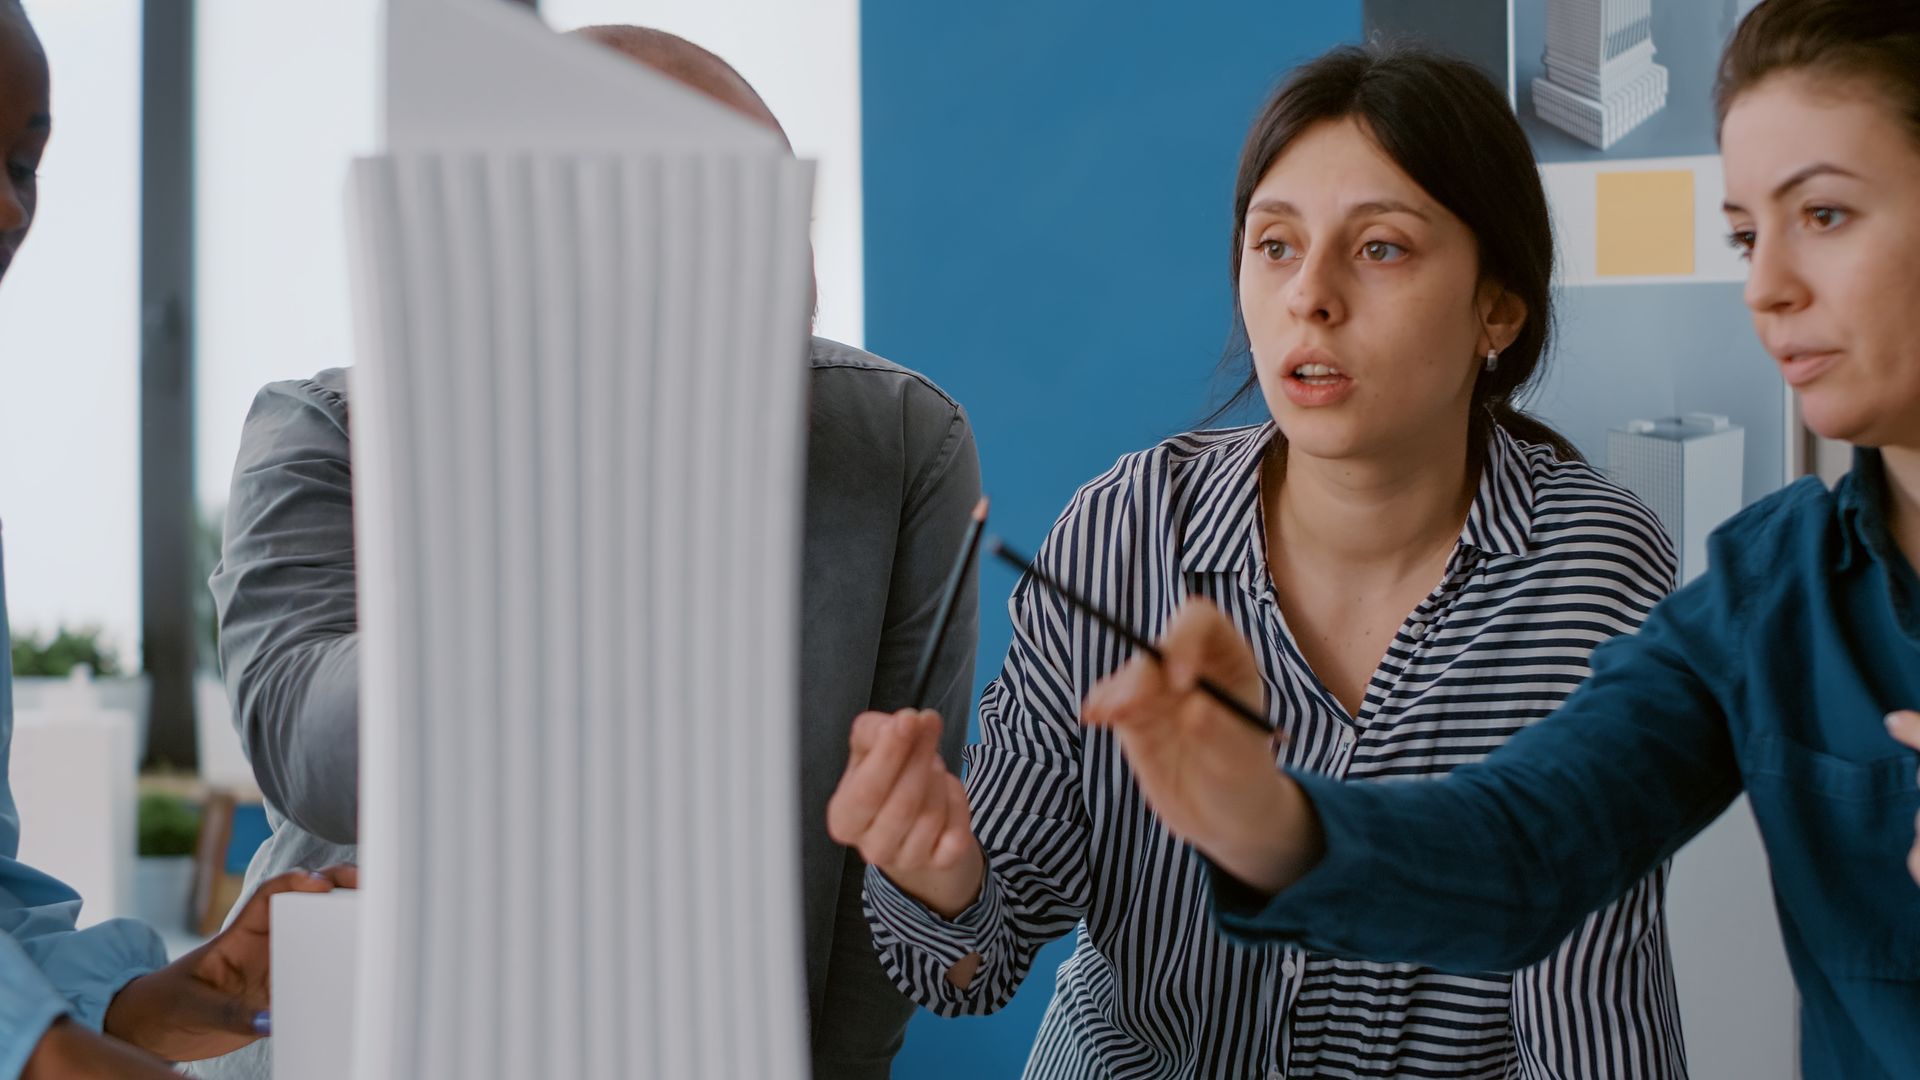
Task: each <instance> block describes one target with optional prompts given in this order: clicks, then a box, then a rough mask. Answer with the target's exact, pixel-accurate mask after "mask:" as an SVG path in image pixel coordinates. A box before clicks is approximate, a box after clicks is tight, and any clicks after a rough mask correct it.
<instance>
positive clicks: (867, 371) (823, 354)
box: [808, 336, 966, 424]
mask: <svg viewBox="0 0 1920 1080" xmlns="http://www.w3.org/2000/svg"><path fill="white" fill-rule="evenodd" d="M808 366H809V367H810V368H811V370H812V375H813V394H814V399H815V400H816V401H825V402H830V403H836V404H841V405H843V406H853V407H862V406H864V407H866V408H871V409H884V410H894V411H902V412H907V413H911V414H915V415H939V416H946V417H950V418H952V419H954V420H956V421H957V422H959V423H961V424H965V423H966V410H964V409H962V408H961V407H960V404H959V402H956V401H955V400H954V399H953V397H952V395H950V394H948V393H947V392H946V391H945V390H942V389H941V388H940V386H939V384H938V383H935V382H934V381H933V380H932V379H930V378H928V377H927V376H925V375H923V374H921V373H920V372H918V371H915V370H913V369H912V368H909V367H905V366H903V365H901V364H896V363H894V362H893V361H891V360H888V359H886V358H885V357H881V356H876V355H874V354H873V353H870V352H867V351H866V350H865V349H857V348H855V347H853V346H852V345H847V344H844V343H842V342H838V341H833V340H831V339H829V338H823V337H818V336H816V337H815V338H814V339H813V342H812V346H811V348H810V349H809V352H808Z"/></svg>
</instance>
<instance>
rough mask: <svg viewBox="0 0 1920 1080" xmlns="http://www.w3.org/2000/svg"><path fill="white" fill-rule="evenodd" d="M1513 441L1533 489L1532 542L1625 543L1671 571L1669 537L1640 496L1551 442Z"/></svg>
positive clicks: (1548, 545)
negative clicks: (1569, 456)
mask: <svg viewBox="0 0 1920 1080" xmlns="http://www.w3.org/2000/svg"><path fill="white" fill-rule="evenodd" d="M1514 446H1515V449H1516V450H1517V452H1518V455H1519V458H1520V462H1521V464H1522V467H1523V468H1524V469H1525V471H1526V476H1527V481H1528V484H1529V486H1530V487H1531V489H1532V496H1533V527H1532V536H1531V539H1532V540H1533V542H1534V544H1535V546H1536V547H1538V548H1541V549H1544V550H1547V551H1552V550H1556V549H1558V550H1563V551H1564V550H1570V549H1573V548H1578V547H1590V546H1593V545H1596V544H1613V545H1616V546H1625V547H1626V548H1628V549H1630V550H1631V551H1632V552H1633V553H1634V554H1635V555H1637V556H1639V557H1640V558H1642V559H1644V560H1646V561H1647V562H1650V563H1657V564H1659V565H1661V566H1664V567H1667V568H1668V570H1669V571H1671V568H1672V566H1673V563H1674V556H1673V542H1672V540H1671V538H1670V537H1669V536H1668V535H1667V531H1666V528H1665V527H1664V526H1663V525H1662V524H1661V523H1660V517H1659V515H1658V514H1655V513H1654V512H1653V510H1652V508H1650V507H1649V506H1647V504H1646V503H1644V502H1642V501H1641V500H1640V497H1639V496H1637V495H1635V494H1634V493H1633V492H1631V491H1629V490H1627V488H1626V487H1625V486H1623V485H1622V484H1620V483H1619V482H1618V481H1616V480H1614V479H1612V478H1611V477H1609V476H1607V475H1606V473H1605V472H1603V471H1601V470H1600V469H1598V468H1595V467H1594V466H1592V465H1590V464H1588V463H1587V462H1584V461H1579V460H1576V459H1563V458H1561V457H1559V456H1558V455H1557V454H1556V453H1555V452H1554V451H1553V449H1552V448H1551V447H1547V446H1541V445H1537V444H1532V443H1515V444H1514Z"/></svg>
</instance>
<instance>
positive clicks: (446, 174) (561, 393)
mask: <svg viewBox="0 0 1920 1080" xmlns="http://www.w3.org/2000/svg"><path fill="white" fill-rule="evenodd" d="M387 48H388V63H387V88H386V92H387V102H386V104H387V113H386V115H387V153H386V154H385V155H383V156H381V157H377V158H373V159H370V160H366V161H362V162H360V163H358V164H357V165H356V167H355V169H354V173H353V177H352V181H351V185H350V186H351V200H350V201H351V219H352V227H351V232H352V236H351V251H352V255H353V277H354V291H355V303H356V322H357V324H358V331H359V357H358V363H357V365H356V367H355V369H354V372H353V407H354V415H353V422H354V431H353V451H354V463H353V464H354V470H353V473H354V484H355V529H356V533H357V536H356V548H357V557H358V580H359V591H360V605H359V619H360V633H361V645H362V647H361V650H360V656H361V679H362V688H361V718H360V726H361V737H360V755H361V770H360V782H361V801H360V849H359V850H360V856H361V873H362V881H363V888H362V890H361V892H360V895H359V896H358V898H357V899H354V898H352V897H351V895H350V894H347V895H345V896H339V895H336V896H334V897H316V898H300V899H301V900H320V901H331V902H336V903H353V904H356V905H357V908H358V910H357V919H354V920H332V921H331V922H329V921H327V920H314V921H313V923H312V924H311V925H313V926H315V927H320V928H321V930H320V931H317V932H327V933H335V934H341V933H345V934H353V935H355V936H357V938H358V942H357V952H356V955H357V972H356V974H355V976H354V990H353V994H352V997H353V1001H352V1004H351V1010H352V1013H353V1017H354V1019H353V1021H352V1023H351V1024H350V1025H347V1026H350V1028H351V1030H350V1031H341V1032H338V1033H337V1034H336V1035H334V1036H333V1039H334V1041H333V1045H334V1046H336V1047H339V1048H341V1050H343V1051H344V1050H345V1048H346V1047H347V1046H348V1045H349V1036H350V1037H351V1047H352V1050H351V1055H350V1057H351V1061H352V1063H353V1067H352V1070H351V1072H350V1073H349V1075H352V1076H354V1077H356V1078H359V1080H402V1078H405V1080H414V1078H421V1077H434V1078H438V1077H461V1078H462V1080H528V1078H532V1077H566V1078H568V1080H573V1078H586V1080H614V1078H624V1077H643V1076H644V1077H688V1078H691V1077H701V1078H715V1080H729V1078H743V1080H744V1078H749V1077H751V1078H754V1080H761V1078H801V1077H804V1076H805V1075H806V1072H807V1064H806V1062H807V1054H806V1032H805V1023H804V1021H805V998H804V992H805V991H804V983H803V976H802V967H801V935H800V921H799V911H800V896H799V872H798V859H799V852H798V846H799V841H798V825H797V824H796V823H795V821H794V819H793V814H794V809H795V808H796V807H797V806H798V805H799V797H798V792H797V785H798V765H797V735H796V731H795V727H796V723H797V710H798V705H797V698H798V634H799V622H798V603H799V569H800V536H801V517H800V513H801V501H800V500H801V494H800V493H801V491H802V490H803V476H802V468H803V462H804V449H805V426H804V421H805V409H806V405H805V398H804V394H805V383H804V382H803V378H804V375H805V370H806V345H807V339H806V327H807V310H808V298H809V282H810V280H811V279H810V267H809V248H808V241H807V228H808V221H809V207H810V201H811V197H812V170H811V166H810V165H808V164H806V163H802V162H797V161H795V160H793V159H792V158H791V157H790V156H789V155H788V153H787V152H786V150H785V147H784V146H783V145H782V144H781V143H780V142H779V140H778V139H777V138H776V137H775V136H774V135H773V134H772V133H771V132H769V131H767V130H766V129H764V128H762V127H760V126H759V125H757V124H754V123H751V122H749V121H747V120H745V119H744V118H742V117H740V116H738V115H736V114H735V113H734V112H733V111H732V110H730V109H727V108H725V107H723V106H721V105H719V104H717V103H715V102H713V101H711V100H709V99H707V98H706V97H705V96H703V95H700V94H697V93H695V92H693V91H691V90H688V89H686V88H684V87H683V86H681V85H680V84H679V83H677V82H675V81H673V80H670V79H668V78H666V77H664V76H660V75H657V74H655V73H653V72H651V71H649V70H646V69H644V68H641V67H639V66H637V65H635V64H634V63H632V62H631V61H629V60H627V59H625V58H623V57H619V56H616V55H615V54H613V53H611V52H609V51H606V50H603V49H601V48H599V47H597V46H594V45H591V44H589V43H585V42H582V41H578V40H572V39H567V38H563V37H560V36H557V35H554V34H552V33H551V32H549V31H548V30H547V29H546V28H545V27H544V26H542V25H541V24H540V23H539V21H538V20H537V19H536V18H535V17H534V16H533V15H532V14H531V13H530V12H528V11H527V10H526V9H524V8H521V7H517V6H512V5H509V4H506V3H504V2H502V0H390V2H389V18H388V37H387ZM282 910H283V909H282V908H281V907H280V906H278V905H277V906H276V908H275V912H276V914H275V919H276V923H275V926H276V935H275V936H276V942H275V944H276V950H277V951H276V956H279V955H280V953H279V951H278V949H279V946H280V944H281V942H280V940H279V939H280V937H281V934H282V933H284V932H286V931H288V930H290V929H295V927H293V926H290V925H288V924H287V923H283V922H282V919H281V913H282ZM285 910H286V911H288V912H296V911H297V910H298V908H297V906H294V907H288V908H287V909H285ZM355 922H357V930H355V929H353V923H355ZM328 926H332V927H341V928H344V929H335V930H325V929H324V928H325V927H328ZM298 945H299V941H298V938H297V936H296V937H295V938H294V939H291V940H289V941H288V942H287V948H288V950H289V953H288V955H289V956H296V955H297V948H298ZM308 963H311V961H308ZM294 966H295V967H296V968H297V967H298V966H299V964H298V963H296V964H295V965H294ZM275 974H276V981H278V980H280V979H281V978H295V977H298V976H297V974H296V973H294V972H289V971H287V970H286V969H283V968H280V967H276V969H275ZM299 998H300V995H298V994H295V995H293V999H295V1000H297V999H299ZM310 999H311V996H309V1000H310ZM336 1022H337V1021H336ZM301 1023H302V1018H301V1017H297V1016H284V1015H277V1016H276V1017H275V1026H276V1030H283V1031H287V1033H288V1034H299V1035H302V1036H303V1044H304V1045H311V1044H312V1042H313V1040H312V1039H311V1038H309V1037H305V1036H308V1035H310V1034H311V1032H303V1031H302V1030H301V1029H300V1025H301ZM290 1027H291V1028H292V1029H293V1030H290V1031H289V1030H288V1029H289V1028H290ZM280 1058H281V1059H280V1060H279V1061H277V1062H276V1068H277V1074H278V1076H279V1077H281V1078H282V1080H287V1078H291V1077H295V1076H303V1075H323V1074H324V1075H338V1071H337V1070H338V1062H337V1061H334V1062H328V1061H326V1060H318V1061H315V1060H308V1061H289V1060H287V1059H286V1058H285V1057H284V1056H280ZM301 1069H307V1070H316V1069H317V1070H319V1071H310V1072H306V1073H303V1072H300V1071H299V1070H301Z"/></svg>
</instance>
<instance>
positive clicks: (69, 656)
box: [13, 626, 120, 678]
mask: <svg viewBox="0 0 1920 1080" xmlns="http://www.w3.org/2000/svg"><path fill="white" fill-rule="evenodd" d="M101 636H102V631H101V629H100V628H99V627H97V626H83V627H79V628H78V629H74V628H69V627H65V626H63V627H61V628H60V629H59V631H58V632H56V633H55V634H54V635H53V637H51V638H48V637H46V636H44V635H41V634H36V633H32V632H27V633H22V634H20V635H19V636H17V637H15V638H14V639H13V673H14V675H15V676H29V675H42V676H52V677H54V678H64V677H66V676H67V675H70V674H72V673H73V669H74V666H75V665H76V664H87V665H89V666H91V667H92V668H93V673H94V674H95V675H101V676H107V675H118V674H120V654H119V653H117V652H115V651H114V650H113V647H112V646H110V645H108V644H106V643H105V642H103V641H102V640H101Z"/></svg>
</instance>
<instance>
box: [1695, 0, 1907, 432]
mask: <svg viewBox="0 0 1920 1080" xmlns="http://www.w3.org/2000/svg"><path fill="white" fill-rule="evenodd" d="M1715 99H1716V105H1717V106H1718V109H1719V115H1720V146H1721V153H1722V155H1723V157H1724V159H1725V163H1726V183H1727V201H1726V212H1727V220H1728V223H1729V224H1730V225H1731V227H1732V232H1731V236H1730V239H1731V240H1732V242H1733V244H1734V245H1735V246H1736V247H1738V248H1739V249H1740V250H1741V252H1742V254H1743V255H1744V256H1745V257H1746V258H1747V259H1748V260H1749V261H1750V262H1751V264H1752V268H1751V271H1750V272H1749V275H1748V278H1747V289H1746V300H1747V306H1748V308H1749V309H1751V311H1752V314H1753V324H1754V330H1755V331H1756V332H1757V333H1758V334H1759V336H1760V340H1761V341H1762V342H1763V343H1764V344H1765V345H1766V348H1767V351H1768V352H1770V353H1772V354H1773V357H1774V360H1775V361H1776V362H1777V363H1778V364H1779V365H1780V370H1781V373H1782V374H1783V375H1784V376H1785V377H1786V380H1787V382H1788V384H1790V385H1791V386H1792V387H1793V389H1794V391H1795V392H1796V393H1797V394H1799V396H1800V406H1801V411H1802V413H1803V414H1804V416H1805V418H1806V422H1807V426H1808V427H1810V428H1812V429H1813V430H1814V431H1815V432H1817V433H1819V434H1821V435H1823V436H1826V437H1827V438H1831V439H1845V440H1847V441H1849V442H1854V443H1860V444H1863V445H1868V446H1900V447H1905V448H1909V449H1920V259H1916V258H1915V257H1914V252H1915V250H1916V249H1917V248H1920V4H1915V3H1913V2H1912V0H1766V2H1765V3H1763V4H1761V5H1760V6H1758V7H1756V8H1754V9H1753V11H1751V12H1750V13H1748V15H1747V17H1746V18H1745V19H1744V20H1742V22H1741V24H1740V29H1739V30H1738V31H1737V32H1735V34H1734V36H1733V40H1732V41H1731V42H1730V43H1729V44H1728V45H1727V50H1726V53H1725V55H1724V56H1723V57H1722V58H1721V64H1720V76H1719V82H1718V85H1717V86H1716V87H1715Z"/></svg>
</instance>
